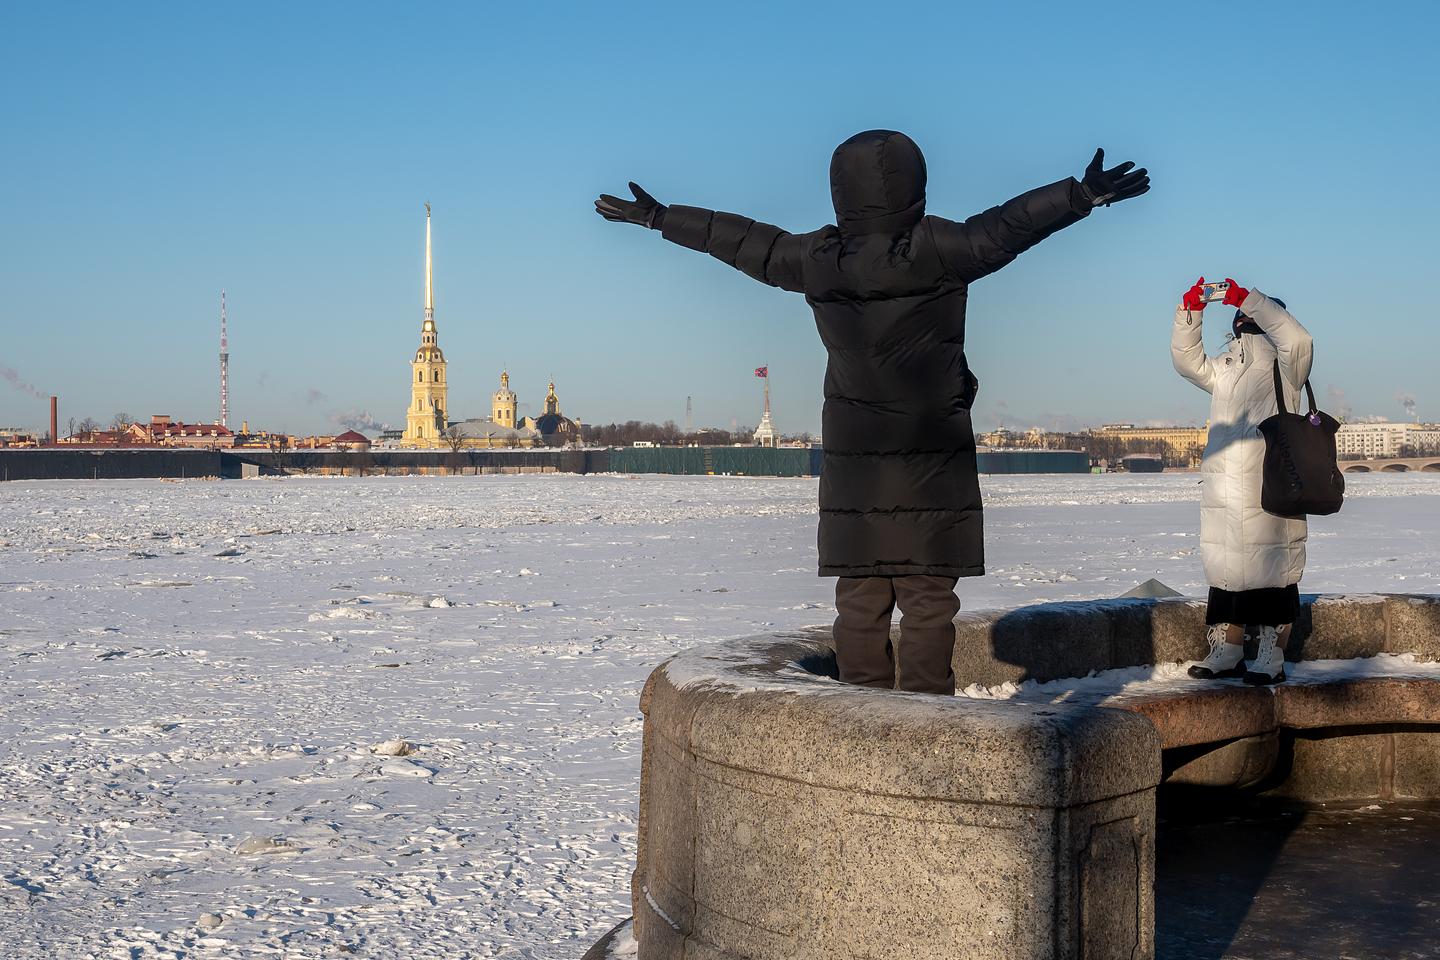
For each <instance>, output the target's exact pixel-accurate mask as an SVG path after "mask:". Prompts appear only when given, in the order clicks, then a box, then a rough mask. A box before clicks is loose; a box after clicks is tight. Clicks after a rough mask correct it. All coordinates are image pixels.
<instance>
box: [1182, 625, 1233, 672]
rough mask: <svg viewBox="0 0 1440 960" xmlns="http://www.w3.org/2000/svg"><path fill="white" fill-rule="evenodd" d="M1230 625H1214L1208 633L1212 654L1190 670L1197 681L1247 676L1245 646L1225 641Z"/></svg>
mask: <svg viewBox="0 0 1440 960" xmlns="http://www.w3.org/2000/svg"><path fill="white" fill-rule="evenodd" d="M1229 628H1230V625H1229V624H1228V623H1212V624H1211V625H1210V627H1209V628H1208V631H1207V633H1206V639H1207V640H1209V641H1210V653H1209V654H1208V655H1207V656H1206V657H1205V659H1204V660H1201V661H1200V662H1199V663H1197V664H1195V665H1194V666H1192V667H1191V668H1190V676H1192V677H1194V678H1195V679H1197V680H1219V679H1223V678H1226V677H1242V676H1244V675H1245V664H1244V662H1243V661H1244V660H1245V644H1243V643H1230V642H1229V641H1228V640H1226V639H1225V634H1226V633H1227V632H1228V630H1229Z"/></svg>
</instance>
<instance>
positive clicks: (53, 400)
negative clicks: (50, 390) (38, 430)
mask: <svg viewBox="0 0 1440 960" xmlns="http://www.w3.org/2000/svg"><path fill="white" fill-rule="evenodd" d="M59 443H60V398H59V397H57V396H54V395H51V397H50V446H52V447H54V446H58V445H59Z"/></svg>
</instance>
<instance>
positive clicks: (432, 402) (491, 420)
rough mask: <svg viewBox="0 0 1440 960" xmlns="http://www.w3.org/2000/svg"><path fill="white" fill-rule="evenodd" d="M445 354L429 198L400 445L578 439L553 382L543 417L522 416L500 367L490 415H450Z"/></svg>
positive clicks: (553, 442) (510, 444) (507, 443)
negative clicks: (415, 345)
mask: <svg viewBox="0 0 1440 960" xmlns="http://www.w3.org/2000/svg"><path fill="white" fill-rule="evenodd" d="M445 367H446V364H445V354H444V352H443V351H442V350H441V349H440V342H439V337H438V334H437V332H436V329H435V273H434V261H433V258H432V246H431V242H430V204H428V203H427V204H425V319H424V322H423V323H421V325H420V347H419V349H417V350H416V351H415V359H414V360H412V361H411V362H410V406H409V407H408V408H407V409H406V411H405V432H404V434H402V435H401V438H400V445H401V446H402V447H409V448H412V449H417V448H418V449H432V450H435V449H445V448H459V447H466V448H469V447H534V446H539V445H549V446H558V445H563V444H566V443H575V442H578V441H579V439H580V424H579V423H578V422H577V421H574V420H571V419H569V418H568V417H566V416H564V415H563V414H561V413H560V400H559V398H558V397H557V396H556V395H555V384H554V383H551V384H550V392H549V394H548V395H547V396H546V398H545V413H544V414H543V415H542V416H540V417H521V416H520V415H519V413H520V402H519V398H518V397H516V395H515V391H513V390H511V389H510V374H509V373H508V372H501V374H500V389H499V390H496V391H495V392H494V393H493V394H492V395H491V398H490V399H491V405H490V416H489V417H488V418H485V419H480V418H478V417H477V418H471V419H467V420H458V421H457V420H451V419H450V401H449V384H448V383H446V370H445Z"/></svg>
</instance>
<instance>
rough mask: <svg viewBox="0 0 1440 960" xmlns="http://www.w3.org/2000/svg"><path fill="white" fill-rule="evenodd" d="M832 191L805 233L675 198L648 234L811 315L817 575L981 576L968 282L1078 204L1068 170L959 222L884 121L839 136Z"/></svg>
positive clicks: (1059, 223)
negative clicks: (935, 212)
mask: <svg viewBox="0 0 1440 960" xmlns="http://www.w3.org/2000/svg"><path fill="white" fill-rule="evenodd" d="M830 192H831V194H832V196H833V198H834V201H835V217H836V225H834V226H826V227H821V228H820V229H819V230H816V231H814V232H812V233H804V234H793V233H787V232H785V231H784V230H781V229H780V228H779V227H774V226H771V225H770V224H766V223H757V222H756V221H754V220H751V219H749V218H747V217H742V216H738V215H736V214H733V213H718V212H716V211H713V210H705V209H701V208H699V207H685V206H670V207H668V208H667V209H666V211H665V216H664V221H663V223H662V224H661V230H662V233H663V235H664V237H665V239H667V240H671V241H673V242H675V243H678V244H680V245H681V246H685V247H689V248H690V249H692V250H700V251H703V252H705V253H709V254H711V255H712V256H714V257H716V258H718V259H720V260H723V261H724V262H725V263H728V264H729V265H730V266H732V267H735V268H736V269H738V270H740V271H742V272H744V273H746V274H748V275H749V276H751V277H754V278H755V279H756V280H759V281H761V282H763V283H768V284H770V285H771V286H775V287H780V288H781V289H783V290H790V291H793V292H796V293H803V294H804V295H805V300H806V302H808V303H809V304H810V306H811V308H812V309H813V310H814V312H815V324H816V326H817V327H818V328H819V330H820V339H821V340H822V341H823V342H824V344H825V349H826V350H827V351H829V363H828V364H827V366H826V369H825V408H824V413H823V418H822V429H823V435H822V441H823V444H824V448H825V456H824V469H823V471H822V472H821V477H820V575H821V576H829V577H835V576H838V577H864V576H900V575H907V574H929V575H933V576H951V577H973V576H980V575H981V574H983V573H984V572H985V543H984V535H983V531H982V529H981V505H980V483H979V479H978V477H977V476H976V467H975V435H974V431H973V429H972V427H971V424H970V407H971V405H972V404H973V403H974V401H975V393H976V390H977V389H978V386H979V383H978V381H977V380H976V378H975V376H974V374H972V373H971V372H970V367H969V364H967V363H966V360H965V302H966V296H967V294H966V291H967V288H968V285H969V284H970V283H971V282H973V281H975V280H978V279H980V278H981V277H983V276H985V275H987V274H990V273H993V272H994V271H996V270H999V269H1000V268H1001V267H1003V266H1005V265H1006V264H1007V263H1009V262H1010V261H1011V260H1014V259H1015V258H1016V257H1017V256H1019V255H1020V254H1021V253H1023V252H1024V251H1025V250H1027V249H1029V248H1030V247H1032V246H1034V245H1035V244H1037V243H1039V242H1040V241H1041V240H1044V239H1045V238H1046V237H1048V236H1050V234H1052V233H1054V232H1055V231H1057V230H1059V229H1061V228H1063V227H1067V226H1069V225H1070V224H1072V223H1075V222H1077V221H1078V220H1080V219H1081V218H1083V217H1084V216H1085V215H1086V214H1087V213H1089V211H1090V203H1089V202H1088V200H1087V199H1086V198H1085V196H1084V194H1083V193H1082V191H1081V189H1080V184H1079V183H1078V182H1077V181H1076V180H1075V179H1074V178H1067V179H1065V180H1061V181H1059V182H1058V183H1052V184H1050V185H1049V186H1046V187H1040V188H1039V189H1036V190H1031V191H1030V192H1028V193H1023V194H1021V195H1020V196H1018V197H1016V198H1015V199H1013V200H1010V201H1008V202H1006V203H1003V204H1001V205H1000V206H998V207H992V208H991V209H989V210H986V211H985V212H984V213H981V214H977V215H976V216H974V217H971V218H970V219H969V220H966V221H965V222H964V223H955V222H954V221H951V220H945V219H942V218H940V217H934V216H926V215H925V158H924V157H923V156H922V155H921V153H920V148H919V147H917V146H916V145H915V143H914V141H912V140H911V139H910V138H909V137H907V136H905V135H904V134H903V133H896V132H893V131H889V130H870V131H866V132H865V133H861V134H857V135H856V136H854V137H851V138H850V139H849V140H846V141H845V142H844V143H842V144H841V145H840V146H839V147H837V148H836V150H835V154H834V157H833V158H832V159H831V161H830Z"/></svg>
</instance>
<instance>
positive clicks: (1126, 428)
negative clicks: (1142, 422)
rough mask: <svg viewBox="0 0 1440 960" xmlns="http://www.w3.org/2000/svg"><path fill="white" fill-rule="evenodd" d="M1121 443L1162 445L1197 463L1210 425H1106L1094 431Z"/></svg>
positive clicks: (1207, 440) (1207, 439)
mask: <svg viewBox="0 0 1440 960" xmlns="http://www.w3.org/2000/svg"><path fill="white" fill-rule="evenodd" d="M1094 432H1095V433H1096V434H1099V435H1100V436H1103V437H1110V438H1113V439H1115V440H1120V441H1123V442H1132V441H1134V442H1144V443H1164V444H1167V445H1169V447H1170V449H1171V450H1173V451H1174V452H1175V454H1176V455H1177V456H1182V457H1185V458H1186V459H1188V460H1189V461H1190V462H1191V463H1192V464H1195V463H1199V462H1200V458H1201V456H1202V455H1203V454H1204V452H1205V445H1206V444H1207V443H1208V442H1209V440H1210V425H1209V424H1206V425H1205V426H1203V427H1168V426H1167V427H1137V426H1133V425H1131V424H1128V423H1112V424H1107V425H1105V426H1103V427H1101V428H1100V429H1098V430H1096V431H1094Z"/></svg>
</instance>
